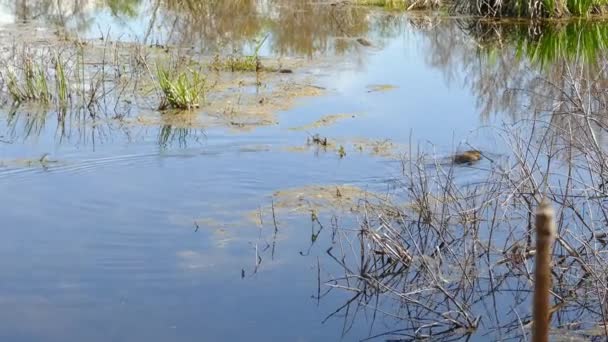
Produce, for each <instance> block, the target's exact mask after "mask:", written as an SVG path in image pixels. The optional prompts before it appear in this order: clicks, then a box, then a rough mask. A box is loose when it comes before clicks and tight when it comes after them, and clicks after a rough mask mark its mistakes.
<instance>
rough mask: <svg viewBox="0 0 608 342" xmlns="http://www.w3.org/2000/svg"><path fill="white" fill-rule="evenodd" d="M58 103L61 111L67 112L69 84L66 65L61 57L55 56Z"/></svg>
mask: <svg viewBox="0 0 608 342" xmlns="http://www.w3.org/2000/svg"><path fill="white" fill-rule="evenodd" d="M54 66H55V92H56V95H57V96H56V103H57V106H58V107H59V108H60V110H62V111H65V110H66V109H67V107H68V104H69V103H68V101H69V83H68V78H67V75H66V72H65V65H64V62H63V60H62V58H61V56H60V55H58V54H55V56H54Z"/></svg>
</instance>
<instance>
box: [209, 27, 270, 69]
mask: <svg viewBox="0 0 608 342" xmlns="http://www.w3.org/2000/svg"><path fill="white" fill-rule="evenodd" d="M267 38H268V36H265V37H264V38H263V39H262V40H261V41H260V42H259V43H257V45H256V47H255V50H254V52H253V54H252V55H248V56H235V55H232V56H229V57H228V58H227V59H226V60H221V59H220V57H219V56H216V57H215V59H214V60H213V62H212V63H211V67H212V68H213V69H215V70H228V71H232V72H252V71H256V72H257V71H260V70H261V69H262V64H261V62H260V56H259V55H260V49H261V48H262V45H264V42H266V39H267Z"/></svg>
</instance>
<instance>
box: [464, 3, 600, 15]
mask: <svg viewBox="0 0 608 342" xmlns="http://www.w3.org/2000/svg"><path fill="white" fill-rule="evenodd" d="M606 5H607V2H606V1H605V0H543V1H534V0H508V1H486V0H475V1H467V0H455V1H454V2H453V5H452V11H455V12H458V13H462V14H469V15H481V16H489V17H521V18H564V17H586V16H590V15H594V14H598V13H603V12H604V11H605V7H606Z"/></svg>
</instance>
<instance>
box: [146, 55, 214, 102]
mask: <svg viewBox="0 0 608 342" xmlns="http://www.w3.org/2000/svg"><path fill="white" fill-rule="evenodd" d="M173 73H175V70H170V69H167V68H165V67H162V66H158V65H157V68H156V76H157V81H158V86H159V88H160V90H161V101H160V105H159V109H160V110H165V109H181V110H190V109H194V108H199V107H200V106H201V101H204V99H205V78H204V76H203V75H202V73H201V72H199V71H196V70H192V69H188V70H187V71H182V72H178V73H177V76H173V77H172V76H171V74H173Z"/></svg>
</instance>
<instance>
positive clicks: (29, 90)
mask: <svg viewBox="0 0 608 342" xmlns="http://www.w3.org/2000/svg"><path fill="white" fill-rule="evenodd" d="M7 73H8V75H7V81H6V86H7V88H8V92H9V94H10V95H11V97H12V99H13V101H14V102H16V103H21V102H27V101H39V102H43V103H48V102H49V101H50V99H51V95H50V92H49V87H48V82H47V79H46V73H45V72H44V71H43V68H42V67H41V66H40V65H38V64H36V63H34V62H33V61H32V60H31V59H26V60H25V62H24V64H23V75H22V77H21V78H20V77H19V76H18V75H17V73H16V72H15V71H14V70H12V69H9V70H8V72H7Z"/></svg>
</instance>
